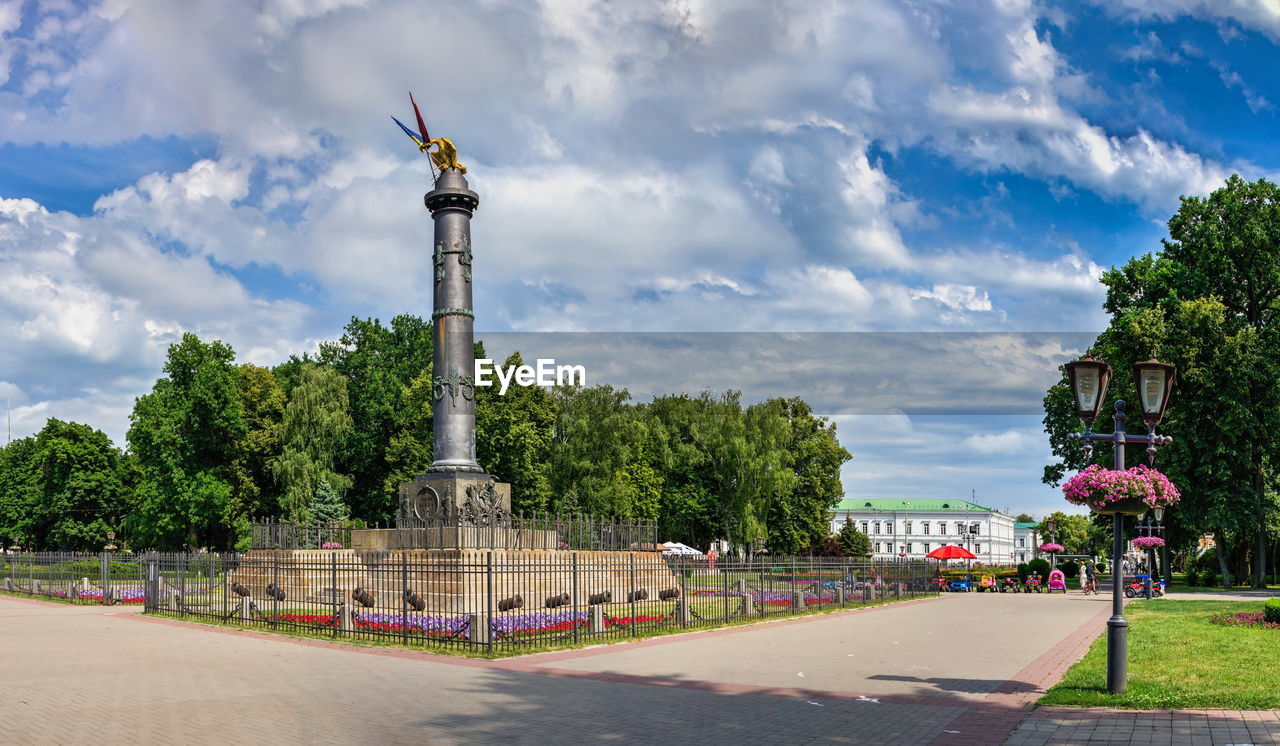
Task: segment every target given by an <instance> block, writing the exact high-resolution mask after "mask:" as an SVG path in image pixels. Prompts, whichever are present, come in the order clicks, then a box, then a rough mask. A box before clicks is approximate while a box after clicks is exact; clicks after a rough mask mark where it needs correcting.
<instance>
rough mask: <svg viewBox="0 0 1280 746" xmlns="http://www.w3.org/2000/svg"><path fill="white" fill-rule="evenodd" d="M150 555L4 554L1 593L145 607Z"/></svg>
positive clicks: (1, 556)
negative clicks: (144, 558) (146, 578)
mask: <svg viewBox="0 0 1280 746" xmlns="http://www.w3.org/2000/svg"><path fill="white" fill-rule="evenodd" d="M145 556H148V555H134V554H128V553H125V554H116V553H106V552H104V553H102V554H81V553H75V552H25V553H21V554H19V553H15V552H4V553H0V590H3V591H8V592H9V593H19V594H24V595H28V596H33V597H38V598H47V599H60V600H65V601H69V602H72V603H82V604H114V603H124V604H141V603H143V602H144V596H145V583H144V579H145V566H146V565H145V562H144V560H143V557H145Z"/></svg>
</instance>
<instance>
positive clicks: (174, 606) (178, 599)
mask: <svg viewBox="0 0 1280 746" xmlns="http://www.w3.org/2000/svg"><path fill="white" fill-rule="evenodd" d="M169 611H176V612H179V613H181V612H182V594H181V593H178V592H177V591H169Z"/></svg>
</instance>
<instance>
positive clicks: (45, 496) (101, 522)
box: [23, 418, 124, 551]
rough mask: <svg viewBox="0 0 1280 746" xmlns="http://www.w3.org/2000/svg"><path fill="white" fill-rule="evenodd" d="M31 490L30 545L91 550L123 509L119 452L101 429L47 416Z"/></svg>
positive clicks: (28, 509) (27, 511) (115, 524)
mask: <svg viewBox="0 0 1280 746" xmlns="http://www.w3.org/2000/svg"><path fill="white" fill-rule="evenodd" d="M32 465H33V466H34V468H35V475H34V477H35V485H36V489H34V490H31V491H29V492H28V493H27V504H26V509H25V516H24V518H23V523H24V524H25V531H24V533H25V534H26V536H27V537H28V542H29V543H28V545H27V546H28V548H30V549H58V550H78V551H94V550H97V549H100V548H101V547H102V545H103V544H105V543H106V540H107V532H108V531H112V530H114V529H116V528H117V527H119V525H120V521H121V518H122V517H123V513H124V500H123V488H122V483H121V478H120V454H119V451H117V450H116V448H115V446H113V445H112V444H111V440H110V439H109V438H108V437H107V436H106V434H105V433H103V432H102V431H101V430H94V429H93V428H91V427H89V426H88V425H82V424H80V423H78V422H63V421H62V420H58V419H54V418H50V419H49V420H48V421H47V422H45V425H44V427H43V428H42V429H41V430H40V433H39V434H38V435H36V449H35V454H34V458H33V460H32Z"/></svg>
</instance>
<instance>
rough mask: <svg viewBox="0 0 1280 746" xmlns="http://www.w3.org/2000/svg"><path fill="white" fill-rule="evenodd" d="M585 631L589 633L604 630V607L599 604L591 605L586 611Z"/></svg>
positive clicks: (597, 632)
mask: <svg viewBox="0 0 1280 746" xmlns="http://www.w3.org/2000/svg"><path fill="white" fill-rule="evenodd" d="M587 632H589V633H591V634H599V633H601V632H604V609H602V608H600V607H599V606H592V607H591V610H590V611H589V612H588V613H587Z"/></svg>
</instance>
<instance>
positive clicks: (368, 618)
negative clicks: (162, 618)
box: [267, 611, 670, 640]
mask: <svg viewBox="0 0 1280 746" xmlns="http://www.w3.org/2000/svg"><path fill="white" fill-rule="evenodd" d="M588 618H589V614H588V612H586V611H535V612H530V613H527V614H508V615H503V616H498V617H495V618H494V619H493V621H492V622H491V625H492V630H493V635H494V638H495V639H498V640H505V639H510V638H513V637H528V636H532V635H539V634H547V633H556V632H571V631H573V629H574V627H579V628H585V627H586V626H587V622H588ZM669 618H670V617H668V616H666V615H649V614H637V615H636V616H635V623H636V624H655V623H659V622H663V621H666V620H668V619H669ZM267 620H268V621H279V622H287V623H289V624H303V625H307V626H310V627H322V628H326V629H333V628H334V627H336V626H337V625H338V617H337V616H334V615H332V614H276V615H275V616H269V617H267ZM351 621H352V623H353V624H355V626H356V629H359V630H368V631H370V632H384V633H390V634H401V633H405V632H407V633H409V634H412V635H423V636H426V637H429V638H435V639H451V638H460V637H467V636H468V635H469V634H470V632H471V617H470V616H435V615H430V614H404V615H401V614H395V613H381V612H371V611H370V612H360V613H358V614H355V615H354V616H353V617H352V620H351ZM631 622H632V617H629V616H628V617H611V616H609V615H608V614H606V615H605V616H604V625H605V627H606V628H608V627H613V626H618V625H627V626H630V624H631Z"/></svg>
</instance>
